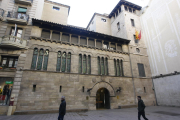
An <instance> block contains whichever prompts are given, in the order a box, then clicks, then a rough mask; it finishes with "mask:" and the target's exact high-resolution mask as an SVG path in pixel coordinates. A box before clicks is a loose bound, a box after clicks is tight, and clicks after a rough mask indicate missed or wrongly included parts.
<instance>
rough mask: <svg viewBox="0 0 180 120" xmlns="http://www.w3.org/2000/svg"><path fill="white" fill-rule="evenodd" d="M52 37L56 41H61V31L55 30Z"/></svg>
mask: <svg viewBox="0 0 180 120" xmlns="http://www.w3.org/2000/svg"><path fill="white" fill-rule="evenodd" d="M52 39H53V40H56V41H60V33H59V32H53V33H52Z"/></svg>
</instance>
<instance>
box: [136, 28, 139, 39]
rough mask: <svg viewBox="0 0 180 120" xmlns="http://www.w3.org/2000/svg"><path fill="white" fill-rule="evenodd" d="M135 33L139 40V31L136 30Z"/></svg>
mask: <svg viewBox="0 0 180 120" xmlns="http://www.w3.org/2000/svg"><path fill="white" fill-rule="evenodd" d="M135 35H136V40H139V32H138V31H137V30H136V32H135Z"/></svg>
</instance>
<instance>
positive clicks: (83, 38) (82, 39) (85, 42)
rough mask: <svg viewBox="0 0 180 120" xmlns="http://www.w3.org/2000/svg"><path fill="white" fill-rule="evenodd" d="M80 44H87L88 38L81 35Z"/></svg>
mask: <svg viewBox="0 0 180 120" xmlns="http://www.w3.org/2000/svg"><path fill="white" fill-rule="evenodd" d="M80 45H87V39H86V37H81V39H80Z"/></svg>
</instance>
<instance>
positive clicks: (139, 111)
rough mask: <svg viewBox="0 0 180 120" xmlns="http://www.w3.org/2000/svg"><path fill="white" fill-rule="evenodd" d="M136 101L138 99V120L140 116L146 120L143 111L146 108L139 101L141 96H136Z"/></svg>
mask: <svg viewBox="0 0 180 120" xmlns="http://www.w3.org/2000/svg"><path fill="white" fill-rule="evenodd" d="M137 99H138V120H141V115H142V116H143V118H144V119H145V120H148V119H147V118H146V116H145V111H144V109H145V107H146V106H145V105H144V102H143V100H142V99H141V96H138V97H137Z"/></svg>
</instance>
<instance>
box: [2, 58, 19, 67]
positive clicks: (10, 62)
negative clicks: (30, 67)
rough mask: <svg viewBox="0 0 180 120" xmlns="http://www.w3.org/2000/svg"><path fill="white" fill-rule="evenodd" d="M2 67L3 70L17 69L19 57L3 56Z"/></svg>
mask: <svg viewBox="0 0 180 120" xmlns="http://www.w3.org/2000/svg"><path fill="white" fill-rule="evenodd" d="M1 61H2V62H1V66H2V67H3V68H16V67H17V63H18V57H11V56H2V60H1Z"/></svg>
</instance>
